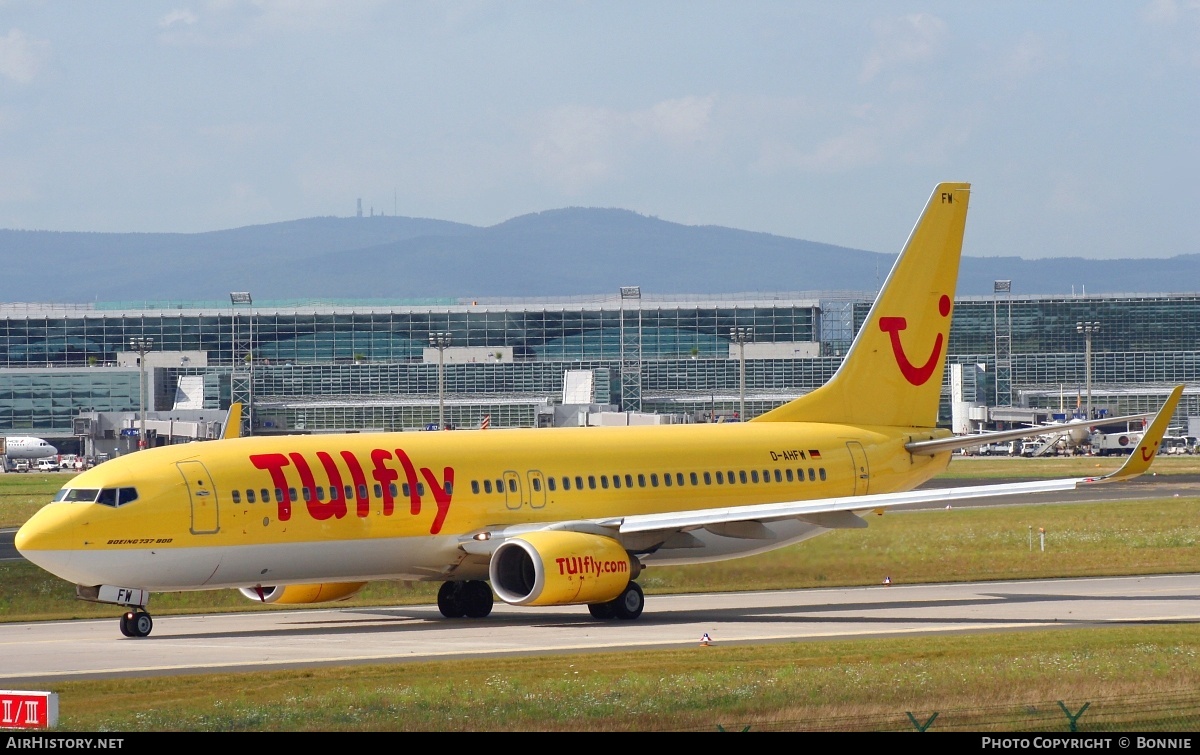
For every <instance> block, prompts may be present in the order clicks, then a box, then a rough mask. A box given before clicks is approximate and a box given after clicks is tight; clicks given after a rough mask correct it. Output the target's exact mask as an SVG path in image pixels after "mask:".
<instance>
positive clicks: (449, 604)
mask: <svg viewBox="0 0 1200 755" xmlns="http://www.w3.org/2000/svg"><path fill="white" fill-rule="evenodd" d="M461 585H462V583H461V582H443V583H442V586H441V587H440V588H438V610H439V611H441V612H442V615H443V616H445V617H446V618H447V619H461V618H462V617H463V616H464V615H465V614H466V610H465V609H464V608H463V602H462V586H461Z"/></svg>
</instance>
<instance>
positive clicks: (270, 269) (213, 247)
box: [0, 208, 1200, 303]
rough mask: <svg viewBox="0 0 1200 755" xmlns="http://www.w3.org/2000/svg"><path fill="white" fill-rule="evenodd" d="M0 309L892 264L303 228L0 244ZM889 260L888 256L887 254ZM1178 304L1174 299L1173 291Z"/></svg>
mask: <svg viewBox="0 0 1200 755" xmlns="http://www.w3.org/2000/svg"><path fill="white" fill-rule="evenodd" d="M0 248H3V249H4V250H5V255H4V256H5V259H7V260H8V261H9V264H8V265H7V267H6V270H5V274H4V276H3V277H2V278H0V301H7V302H14V301H20V302H35V301H36V302H61V303H84V302H93V301H104V302H120V301H125V302H140V301H183V302H187V301H227V300H228V294H229V292H230V291H250V292H252V293H253V294H254V297H255V299H256V300H257V301H263V300H269V299H275V300H279V299H306V298H318V299H331V298H355V299H365V298H388V299H398V298H404V299H412V298H430V297H453V298H472V297H531V296H571V295H591V294H603V293H613V292H616V290H617V289H618V287H620V286H622V285H640V286H642V288H643V290H644V291H647V292H653V293H659V294H672V293H677V294H683V293H690V294H719V293H746V292H776V291H830V290H848V291H872V290H874V289H875V288H876V287H877V286H878V285H879V284H880V283H881V282H882V279H883V277H884V276H886V275H887V272H888V270H889V268H890V266H891V263H892V260H893V259H894V256H895V255H894V253H893V254H883V253H878V252H870V251H864V250H861V249H849V248H846V247H839V246H834V245H831V244H822V243H819V242H814V241H806V240H802V239H792V238H785V237H782V236H773V235H770V234H766V233H755V232H751V231H741V230H737V229H733V228H724V227H718V226H688V225H681V224H678V223H671V222H668V221H664V220H659V219H657V218H652V217H646V216H644V215H639V214H637V213H634V212H630V211H627V210H618V209H596V208H566V209H559V210H548V211H545V212H539V213H533V214H530V215H523V216H520V217H517V218H513V219H511V220H508V221H506V222H503V223H500V224H498V225H494V226H490V227H486V228H481V227H477V226H471V225H465V224H461V223H453V222H448V221H441V220H430V219H422V218H405V217H384V216H374V217H365V218H335V217H322V218H308V219H304V220H294V221H288V222H282V223H272V224H267V225H258V226H247V227H244V228H236V229H231V230H223V231H212V232H207V233H194V234H161V233H67V232H54V231H19V230H0ZM897 251H898V250H897ZM960 278H961V282H960V287H959V292H960V293H961V294H980V295H990V294H991V293H992V285H993V282H994V281H995V280H998V279H1011V280H1012V281H1013V292H1014V293H1015V294H1018V295H1019V294H1070V293H1082V292H1084V291H1086V292H1087V293H1106V292H1108V293H1111V292H1122V293H1131V292H1141V293H1163V292H1179V291H1181V290H1189V289H1194V288H1195V287H1196V284H1195V283H1194V281H1197V280H1200V255H1196V254H1192V255H1181V256H1177V257H1172V258H1169V259H1159V260H1133V259H1128V260H1084V259H1078V258H1072V259H1065V258H1057V259H1041V260H1026V259H1021V258H1018V257H1003V258H996V257H992V258H983V257H964V258H963V266H962V272H961V275H960ZM1181 281H1182V282H1184V283H1183V284H1182V285H1183V286H1185V288H1181V283H1180V282H1181Z"/></svg>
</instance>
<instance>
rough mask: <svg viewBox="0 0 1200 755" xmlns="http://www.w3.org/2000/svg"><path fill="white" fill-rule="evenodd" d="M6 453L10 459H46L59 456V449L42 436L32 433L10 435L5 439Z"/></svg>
mask: <svg viewBox="0 0 1200 755" xmlns="http://www.w3.org/2000/svg"><path fill="white" fill-rule="evenodd" d="M4 441H5V442H4V448H5V451H4V453H5V455H6V456H8V458H10V459H45V458H47V457H50V456H58V449H57V448H55V447H54V446H52V445H50V444H49V443H47V442H46V441H45V440H43V439H42V438H34V437H33V436H31V435H10V436H8V437H7V438H5V439H4Z"/></svg>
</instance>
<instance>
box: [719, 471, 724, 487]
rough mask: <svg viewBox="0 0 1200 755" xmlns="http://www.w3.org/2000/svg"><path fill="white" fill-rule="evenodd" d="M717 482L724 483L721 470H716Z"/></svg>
mask: <svg viewBox="0 0 1200 755" xmlns="http://www.w3.org/2000/svg"><path fill="white" fill-rule="evenodd" d="M717 484H718V485H724V484H725V474H724V473H723V472H721V471H720V470H717Z"/></svg>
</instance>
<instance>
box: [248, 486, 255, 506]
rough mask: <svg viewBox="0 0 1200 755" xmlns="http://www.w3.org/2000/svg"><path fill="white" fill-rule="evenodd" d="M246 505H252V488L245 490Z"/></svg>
mask: <svg viewBox="0 0 1200 755" xmlns="http://www.w3.org/2000/svg"><path fill="white" fill-rule="evenodd" d="M246 503H254V488H248V489H247V490H246Z"/></svg>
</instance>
